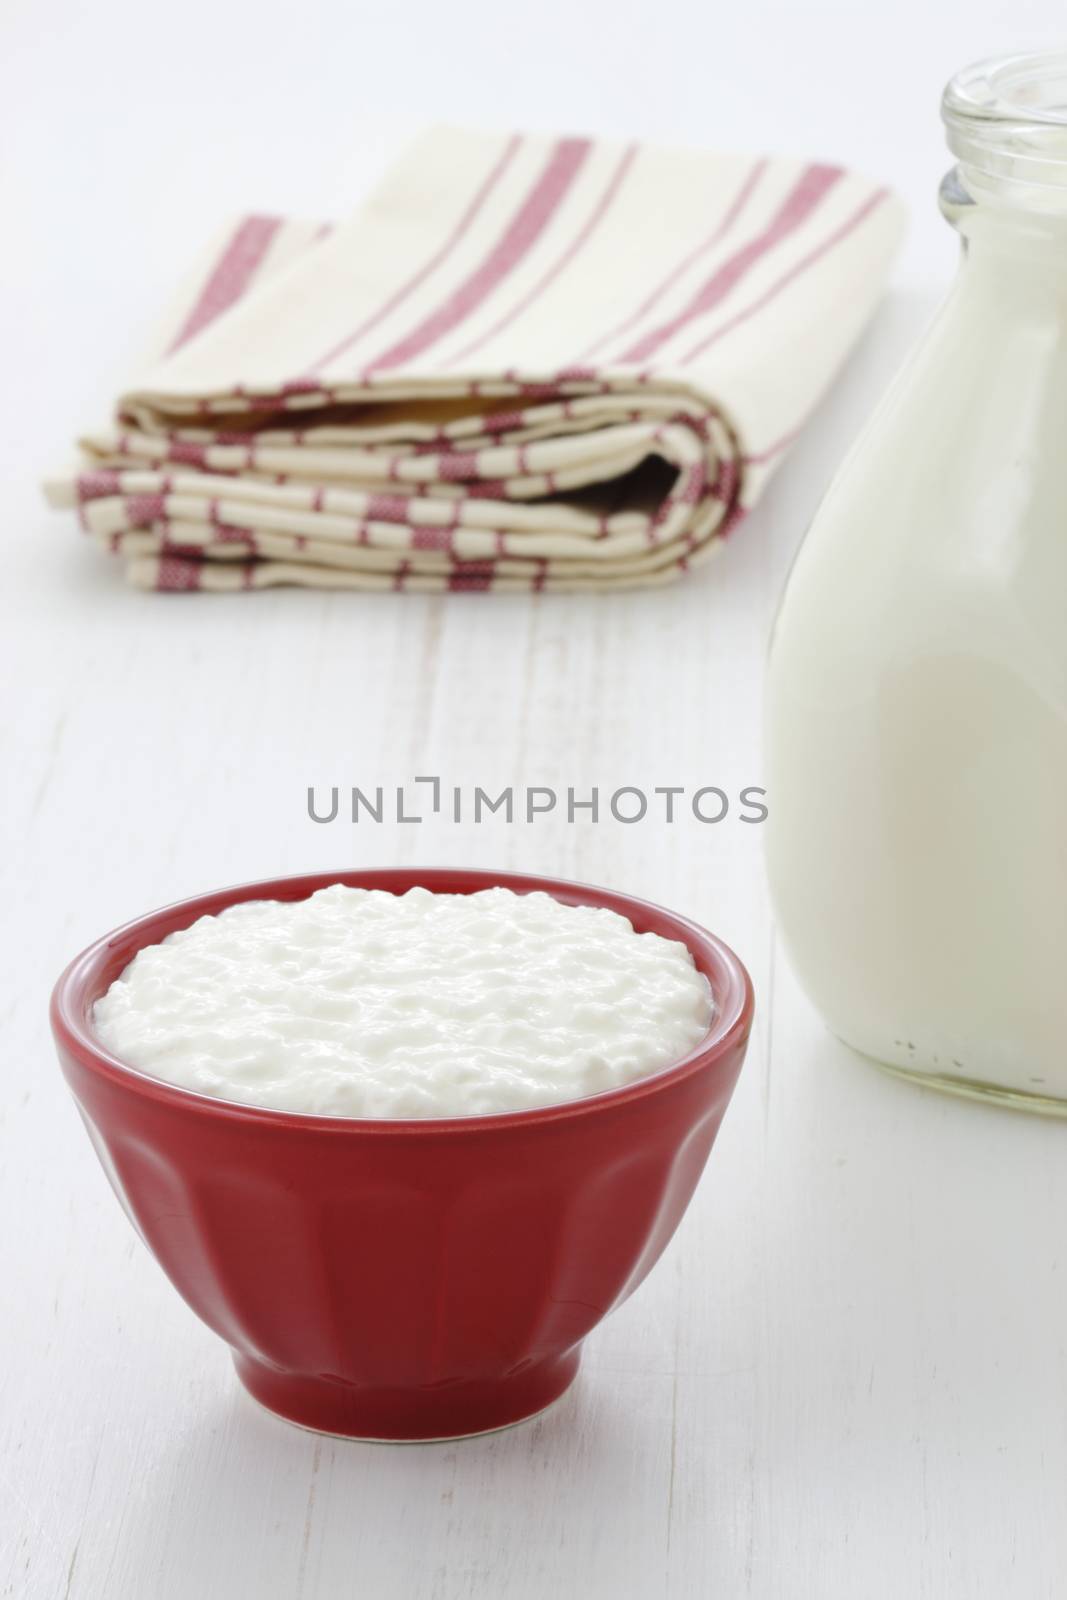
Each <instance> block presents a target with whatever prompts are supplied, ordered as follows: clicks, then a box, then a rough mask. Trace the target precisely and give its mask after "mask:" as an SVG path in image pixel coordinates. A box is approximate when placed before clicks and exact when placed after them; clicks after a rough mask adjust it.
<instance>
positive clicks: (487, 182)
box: [308, 133, 522, 372]
mask: <svg viewBox="0 0 1067 1600" xmlns="http://www.w3.org/2000/svg"><path fill="white" fill-rule="evenodd" d="M521 144H522V135H521V134H518V133H514V134H512V136H511V138H510V139H509V140H508V142H507V144H506V145H505V146H504V149H503V150H502V151H501V153H500V155H499V156H498V157H497V159H496V161H495V162H494V164H493V166H492V168H491V169H490V171H489V173H488V175H487V176H486V177H485V178H484V179H483V180H482V183H481V184H480V186H479V188H478V190H477V191H476V193H475V195H474V198H473V199H472V200H471V202H470V204H469V205H468V207H467V209H466V211H464V213H463V215H462V216H461V217H460V219H459V221H458V222H457V223H456V225H455V227H454V228H453V229H452V232H451V233H450V234H449V235H448V237H447V238H446V239H445V241H444V243H443V244H442V245H441V246H440V247H439V248H438V249H437V250H436V251H435V252H434V254H433V255H432V256H431V257H430V259H429V260H428V261H426V262H425V263H424V264H423V265H422V266H421V267H420V268H419V270H418V272H416V273H415V275H414V277H411V278H409V279H408V280H407V282H406V283H404V284H401V286H400V288H399V289H397V290H396V292H395V294H393V295H391V296H390V297H389V299H388V300H386V301H385V303H384V304H383V305H381V306H379V307H378V309H377V311H372V312H371V314H370V316H369V317H367V318H366V319H365V321H363V322H361V323H360V325H359V327H358V328H356V330H355V332H354V333H349V334H346V335H345V337H344V338H343V339H342V340H341V341H340V343H339V344H335V345H334V346H333V348H332V349H331V350H327V352H326V354H325V355H324V356H320V357H319V359H318V360H317V361H315V362H313V363H312V365H311V366H310V367H309V368H308V371H309V372H318V371H319V370H320V369H321V368H322V367H325V366H329V364H330V363H331V362H332V361H336V360H337V359H338V357H339V356H342V355H344V353H345V351H346V350H350V349H351V347H352V346H353V345H354V344H355V343H356V342H357V341H358V340H360V339H362V338H363V336H364V334H366V333H369V332H370V331H371V329H372V328H376V327H377V326H378V324H379V322H381V321H383V320H384V318H385V317H387V316H389V314H390V313H391V312H393V311H395V310H396V308H397V306H399V305H402V304H403V302H404V301H405V300H406V299H407V298H408V297H409V295H412V294H414V292H415V290H416V289H418V288H419V287H420V286H421V285H422V284H424V283H425V282H426V279H427V278H428V277H429V276H430V274H431V273H433V272H436V271H437V268H438V267H439V266H440V265H441V263H442V262H443V261H444V260H445V258H446V257H447V256H449V255H450V254H451V252H452V251H453V250H454V249H455V247H456V245H457V244H458V243H459V242H460V240H461V239H462V238H463V236H464V234H465V233H466V232H467V229H468V228H469V227H470V225H471V223H472V222H473V221H474V219H475V217H476V216H477V215H478V212H479V211H480V210H481V209H482V206H483V205H484V204H485V202H486V200H488V198H489V196H490V194H491V193H492V191H493V190H494V189H495V187H496V185H497V181H498V180H499V179H500V178H501V177H502V176H503V174H504V172H505V171H506V169H507V168H508V167H509V166H510V164H511V162H512V160H513V158H514V156H515V154H516V152H517V151H518V149H519V146H520V145H521Z"/></svg>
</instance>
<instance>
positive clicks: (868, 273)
mask: <svg viewBox="0 0 1067 1600" xmlns="http://www.w3.org/2000/svg"><path fill="white" fill-rule="evenodd" d="M901 227H902V215H901V208H900V206H899V204H898V203H897V202H896V201H895V200H894V199H893V198H892V197H891V196H890V195H889V194H888V193H887V192H886V190H884V189H881V188H878V187H876V186H875V185H873V184H871V183H870V182H868V181H867V180H865V179H863V178H861V177H858V176H856V175H854V174H851V173H849V172H846V171H844V170H842V169H841V168H838V167H834V166H827V165H822V164H805V163H803V162H799V161H796V160H792V159H778V158H764V159H746V158H744V157H741V156H736V155H708V154H681V153H677V152H674V153H667V152H663V151H659V150H655V149H649V148H646V147H645V146H639V145H635V144H630V145H626V146H625V147H624V146H621V145H619V144H615V143H611V142H607V141H603V142H602V141H599V140H596V141H593V140H589V139H578V138H558V139H557V138H550V137H543V136H529V135H521V136H520V135H518V134H515V135H512V136H510V137H508V136H499V137H494V136H491V135H485V134H480V133H471V132H464V131H460V130H436V131H434V132H432V133H430V134H428V135H426V136H425V137H424V138H423V139H421V140H420V141H419V142H418V143H416V145H415V146H414V147H413V148H412V149H411V150H410V151H409V152H408V153H407V155H406V156H405V157H404V158H403V159H402V160H401V161H400V163H399V165H398V166H397V167H395V168H394V170H393V171H392V172H391V173H390V174H389V175H388V176H387V178H386V179H385V181H384V182H383V184H382V186H381V187H380V189H379V190H378V191H377V193H376V194H375V195H374V196H373V197H372V198H371V199H370V201H369V202H368V203H367V204H366V205H365V206H364V207H363V208H362V209H361V210H360V211H359V212H358V213H357V214H356V215H355V216H354V217H353V218H352V219H351V220H350V221H349V222H347V223H346V224H344V225H343V226H340V227H337V228H332V229H331V228H329V227H324V226H321V225H320V226H314V225H311V224H307V223H298V222H291V221H282V220H278V219H275V218H266V217H249V218H246V219H245V220H244V221H242V222H241V223H240V224H239V225H238V226H237V228H236V230H235V231H231V233H230V234H229V236H228V237H227V238H226V239H225V241H224V242H223V244H222V246H221V248H220V249H218V250H216V251H215V252H214V254H213V257H212V258H211V259H210V260H209V261H208V262H207V263H206V265H205V266H204V268H203V270H201V271H200V272H199V274H196V275H194V278H193V280H192V282H191V283H190V285H189V286H188V287H187V289H186V292H185V293H184V294H183V296H182V297H181V298H180V300H179V302H178V304H177V305H176V306H175V307H174V308H173V309H172V311H171V314H170V316H169V318H168V319H167V321H166V324H165V326H164V328H163V330H162V332H161V335H160V339H159V344H158V347H157V348H158V350H159V352H160V353H159V355H158V358H157V359H156V360H155V364H154V365H153V366H151V367H150V369H149V370H148V371H147V372H146V373H145V374H144V375H143V376H142V377H141V378H140V380H139V381H138V382H137V384H136V385H135V386H134V387H132V388H131V389H129V391H128V392H126V393H125V394H123V395H122V396H121V397H120V398H119V400H118V402H117V405H116V407H115V413H114V416H115V420H114V423H113V425H111V426H109V427H106V428H103V429H101V430H100V431H98V432H93V433H90V434H88V435H87V436H86V437H85V438H83V439H82V440H80V441H79V443H80V447H81V451H82V464H81V466H80V467H79V468H75V469H73V470H71V471H70V472H69V473H68V474H67V475H66V476H64V477H62V478H58V479H56V480H54V481H52V482H50V483H49V484H48V485H46V490H47V493H48V495H49V498H50V500H51V501H52V503H53V504H56V505H65V506H72V507H77V508H78V511H79V514H80V518H81V521H82V523H83V525H84V527H85V528H86V530H87V531H88V532H89V533H90V534H91V535H92V536H93V537H94V538H95V539H96V540H98V541H99V542H100V543H101V544H102V545H103V546H104V547H105V548H107V549H109V550H112V551H115V552H117V553H118V554H120V555H121V556H123V557H124V558H125V559H126V562H127V570H128V574H129V577H130V579H131V580H132V581H133V582H134V583H135V584H137V585H139V586H141V587H144V588H150V589H166V590H193V589H211V590H231V589H241V588H253V589H257V588H262V587H265V586H268V585H273V584H305V585H311V586H323V587H330V588H352V589H412V590H441V589H493V590H528V589H544V590H559V589H571V590H575V589H596V588H608V587H611V588H618V587H624V586H625V587H632V586H636V585H643V584H652V583H660V582H663V581H665V580H667V579H670V578H674V577H676V576H677V575H678V574H679V573H680V572H682V571H683V570H685V569H686V568H687V567H689V566H695V565H697V564H698V563H699V562H702V561H703V560H705V559H706V558H707V557H708V556H709V555H710V554H711V553H712V551H713V550H714V549H715V548H716V545H717V543H718V541H719V539H720V538H721V537H722V535H723V534H725V533H726V532H727V531H728V530H729V529H730V528H731V527H732V526H733V525H734V524H735V523H736V522H737V521H738V519H739V518H740V516H741V515H742V514H743V512H744V511H745V510H747V509H748V508H749V507H751V506H752V505H753V504H754V502H755V500H756V499H757V497H758V495H759V493H760V491H761V489H762V487H763V485H764V484H765V483H766V481H767V479H768V476H769V475H770V473H771V472H772V471H773V470H774V468H775V466H776V465H777V463H778V462H779V461H780V460H781V459H782V456H783V455H784V453H785V451H786V449H787V447H788V445H789V444H790V442H791V441H792V440H793V439H794V437H795V436H796V434H797V432H798V431H799V429H800V427H801V426H802V424H803V422H804V419H805V417H806V416H807V414H808V413H809V411H810V410H811V409H812V407H813V406H814V404H815V402H816V401H817V400H818V398H819V396H820V395H821V394H822V392H823V391H824V390H825V388H826V387H827V385H828V383H829V382H830V380H831V378H832V376H833V374H834V372H835V371H836V369H837V367H838V366H839V364H840V363H841V361H842V359H843V358H844V356H845V354H846V353H847V351H848V349H849V347H850V346H851V345H852V343H853V342H854V340H855V339H856V338H857V336H858V334H859V333H860V330H861V329H862V327H863V325H864V323H865V322H866V321H867V319H868V317H869V316H870V314H871V311H872V309H873V307H874V305H875V303H876V301H877V298H878V296H879V293H880V291H881V289H882V286H883V282H884V279H885V275H886V272H887V269H888V264H889V260H890V257H891V255H892V252H893V249H894V246H895V244H896V242H897V239H898V237H899V235H900V232H901Z"/></svg>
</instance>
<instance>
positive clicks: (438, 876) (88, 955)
mask: <svg viewBox="0 0 1067 1600" xmlns="http://www.w3.org/2000/svg"><path fill="white" fill-rule="evenodd" d="M335 883H341V884H344V885H345V886H346V887H350V888H359V889H382V890H384V891H385V892H387V893H393V894H403V893H404V892H406V890H407V889H411V888H416V887H423V888H428V889H431V890H432V891H433V892H435V893H441V894H473V893H476V892H477V891H478V890H481V889H491V888H502V889H511V890H513V891H514V892H515V893H517V894H531V893H535V892H538V891H540V892H542V893H545V894H550V895H552V896H553V897H554V898H555V899H559V900H562V901H563V903H564V904H569V905H589V906H596V907H603V908H605V909H607V910H609V911H617V912H619V913H621V914H622V915H623V916H626V917H628V918H629V920H630V921H631V922H632V923H634V926H635V927H638V924H639V923H646V924H647V922H648V921H649V920H650V919H651V920H654V921H661V922H665V923H666V924H667V925H668V927H669V930H670V931H669V932H665V933H663V934H662V937H665V938H676V939H678V940H679V941H680V942H681V943H683V944H684V945H685V946H686V948H687V949H688V950H689V953H690V955H691V956H693V958H694V960H695V961H696V964H697V967H698V969H699V970H700V971H702V972H703V973H704V975H705V976H706V977H707V978H708V980H709V982H710V983H711V986H712V992H713V995H714V997H715V1001H716V1010H715V1015H714V1017H713V1018H712V1023H711V1027H710V1028H709V1030H708V1032H707V1034H706V1035H705V1036H704V1038H703V1039H702V1040H701V1041H700V1042H699V1044H697V1045H695V1046H694V1047H693V1049H692V1050H690V1051H689V1053H688V1054H687V1055H685V1056H683V1057H682V1058H681V1060H679V1061H674V1062H671V1063H669V1064H668V1065H667V1066H665V1067H661V1068H660V1069H659V1070H658V1071H656V1072H652V1073H648V1074H647V1075H646V1076H645V1077H642V1078H635V1079H634V1080H633V1081H632V1082H631V1083H627V1084H622V1085H621V1086H619V1087H617V1088H613V1089H602V1090H600V1091H599V1092H598V1093H597V1094H592V1095H583V1096H582V1097H580V1098H579V1099H574V1100H562V1101H559V1102H557V1103H555V1104H551V1105H538V1106H524V1107H519V1108H518V1109H516V1110H511V1111H494V1112H489V1113H467V1114H460V1115H453V1116H447V1117H346V1116H331V1115H327V1114H323V1113H321V1112H311V1111H290V1110H285V1109H279V1108H277V1107H274V1106H261V1105H254V1104H250V1103H248V1102H246V1101H243V1100H226V1099H223V1098H221V1097H220V1096H218V1095H210V1094H204V1093H201V1092H200V1091H199V1090H196V1089H186V1088H183V1087H181V1086H180V1085H178V1084H174V1083H168V1082H167V1081H166V1080H165V1079H162V1078H154V1077H152V1076H151V1074H149V1073H147V1072H142V1071H141V1070H140V1069H139V1068H137V1067H134V1066H131V1065H130V1064H129V1063H128V1062H125V1061H122V1060H121V1059H120V1058H119V1057H118V1056H114V1055H112V1054H111V1052H110V1051H109V1050H107V1049H106V1048H105V1047H104V1045H103V1044H102V1043H101V1041H100V1040H99V1039H98V1038H97V1036H96V1034H95V1032H94V1031H93V1028H92V1022H91V1017H90V1008H91V1006H92V1005H93V1004H94V1002H95V1001H96V1000H97V999H98V998H99V997H100V995H102V994H103V993H104V992H105V990H106V989H107V988H108V987H109V986H110V984H111V983H112V982H113V981H114V979H115V978H116V977H117V976H118V975H119V973H120V972H121V971H122V970H123V969H124V968H125V967H126V966H127V965H128V964H129V962H130V961H131V960H132V959H133V957H134V955H136V954H137V952H138V951H139V950H141V949H143V948H144V947H145V946H146V945H151V944H158V943H159V942H160V940H161V939H162V938H164V937H165V936H166V934H167V933H172V932H176V931H178V930H179V929H180V928H182V927H189V926H190V925H191V924H192V923H193V922H195V921H196V920H197V919H198V918H199V917H202V916H208V915H212V914H214V913H217V912H219V911H222V910H224V909H225V908H226V907H228V906H231V905H238V904H240V903H241V902H242V901H247V900H292V901H299V900H306V899H307V898H308V897H309V896H310V895H312V894H314V893H315V892H316V890H318V889H325V888H329V887H330V885H331V884H335ZM635 913H636V917H637V921H636V922H635V921H634V914H635ZM175 918H179V919H182V918H184V919H185V920H179V921H175ZM164 924H166V927H165V929H164V926H163V925H164ZM160 930H163V931H160ZM638 931H648V928H647V926H646V927H645V928H644V929H642V928H640V927H638ZM754 1006H755V998H754V993H753V988H752V980H751V978H750V977H749V974H748V972H747V970H746V968H745V966H744V964H743V963H742V961H741V960H740V958H739V957H738V956H737V955H736V954H735V953H734V951H733V950H731V949H730V947H729V945H727V944H725V943H724V942H723V941H722V940H721V939H719V938H717V937H716V935H715V934H713V933H709V932H708V930H707V929H706V928H702V927H701V926H700V925H699V923H696V922H692V921H690V919H689V918H688V917H683V916H681V915H679V914H678V913H677V912H674V911H669V910H668V909H667V908H666V907H665V906H661V905H659V904H657V903H656V902H655V901H651V900H644V899H641V898H639V897H638V896H636V895H630V894H626V893H624V892H623V891H621V890H616V889H603V888H600V887H598V886H597V885H595V884H586V883H578V882H575V881H573V880H571V879H568V878H555V877H549V876H544V875H540V874H533V873H523V872H511V871H503V872H496V871H493V870H492V869H487V868H477V869H476V868H467V867H417V866H414V867H371V868H366V869H362V868H359V867H346V868H342V869H341V870H339V871H336V872H313V873H296V874H288V875H286V876H284V877H279V878H257V879H252V880H250V881H249V882H246V883H239V884H232V885H230V886H228V887H227V888H224V889H215V890H208V891H206V892H204V893H202V894H198V895H192V896H190V897H188V898H187V899H184V900H176V901H172V902H170V903H169V904H168V905H165V906H160V907H159V908H158V909H156V910H155V911H149V912H146V913H144V914H143V915H141V916H139V917H134V918H133V919H132V920H131V921H129V922H125V923H123V924H121V926H119V927H118V928H114V929H112V931H111V932H110V933H106V934H103V935H102V936H101V937H100V938H98V939H95V940H94V941H93V943H92V944H90V945H87V946H86V948H85V949H84V950H82V951H81V952H80V953H79V954H78V955H76V956H75V957H74V959H73V961H71V962H70V963H69V964H68V966H67V967H66V968H65V969H64V971H63V972H62V973H61V974H60V977H59V979H58V980H57V982H56V985H55V987H54V989H53V991H52V997H51V1003H50V1007H49V1015H50V1020H51V1025H52V1032H53V1034H54V1036H55V1040H56V1043H57V1045H58V1046H59V1047H60V1049H61V1050H65V1051H67V1052H68V1053H69V1054H70V1055H71V1056H73V1057H74V1058H75V1060H76V1061H77V1062H78V1063H79V1064H80V1065H81V1066H82V1067H83V1068H85V1069H86V1070H87V1071H89V1072H90V1073H92V1074H93V1075H94V1076H96V1077H98V1078H103V1079H105V1080H106V1081H108V1082H110V1083H112V1084H113V1085H115V1086H117V1087H119V1088H121V1089H123V1090H126V1091H128V1092H131V1093H134V1094H137V1095H139V1096H141V1097H143V1098H146V1099H149V1100H153V1101H155V1102H157V1103H158V1104H162V1105H169V1106H172V1107H174V1108H175V1109H182V1108H184V1109H185V1110H186V1111H189V1112H193V1113H196V1112H199V1113H201V1114H203V1115H205V1116H207V1117H210V1118H212V1119H215V1120H218V1119H222V1120H224V1121H236V1122H239V1123H245V1124H248V1123H254V1124H257V1125H259V1126H261V1127H270V1128H274V1129H284V1128H286V1127H288V1128H290V1129H292V1130H293V1131H300V1132H304V1133H308V1132H313V1131H315V1132H322V1133H330V1134H333V1135H334V1136H337V1137H340V1136H343V1135H344V1134H345V1133H349V1134H353V1133H360V1134H365V1135H366V1134H373V1135H376V1136H378V1137H381V1138H389V1137H399V1136H405V1137H411V1136H415V1137H419V1138H431V1137H433V1136H434V1135H442V1134H450V1133H451V1134H455V1133H464V1134H472V1133H478V1132H481V1131H485V1132H489V1131H491V1130H492V1129H494V1128H498V1129H499V1128H505V1127H507V1128H514V1127H518V1126H524V1127H529V1126H533V1125H535V1124H538V1123H549V1122H558V1121H561V1120H564V1119H569V1118H573V1117H581V1116H588V1115H592V1114H595V1113H596V1112H597V1111H607V1110H610V1109H612V1108H614V1107H616V1106H620V1105H624V1104H628V1103H630V1102H632V1101H635V1100H641V1099H644V1098H645V1097H646V1096H648V1095H653V1094H656V1093H658V1092H660V1091H662V1090H664V1089H666V1088H667V1087H668V1086H669V1085H671V1084H674V1083H677V1082H679V1081H680V1080H681V1079H684V1078H688V1077H691V1076H692V1075H693V1074H694V1073H696V1072H699V1071H700V1070H701V1069H703V1068H706V1067H709V1066H714V1065H715V1064H716V1063H718V1062H722V1061H724V1060H725V1059H726V1058H727V1057H729V1056H730V1055H731V1054H732V1052H733V1049H734V1047H735V1046H736V1045H737V1044H738V1043H740V1042H743V1041H744V1039H745V1038H746V1037H747V1035H748V1032H749V1029H750V1028H751V1025H752V1016H753V1011H754Z"/></svg>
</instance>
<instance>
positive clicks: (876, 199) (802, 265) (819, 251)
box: [681, 189, 889, 366]
mask: <svg viewBox="0 0 1067 1600" xmlns="http://www.w3.org/2000/svg"><path fill="white" fill-rule="evenodd" d="M888 192H889V191H888V190H887V189H879V190H878V192H877V193H876V194H872V195H871V196H870V198H869V199H867V200H865V201H864V203H863V204H862V205H861V206H860V207H859V208H858V210H856V211H854V212H853V213H852V215H851V216H850V217H849V218H848V219H847V220H846V221H845V222H843V223H842V224H841V226H840V227H839V228H835V229H834V231H833V233H831V234H830V235H829V237H828V238H826V239H824V240H823V242H822V244H820V245H817V246H816V247H815V249H814V250H809V251H808V253H807V255H806V256H803V257H802V258H801V260H799V261H798V262H797V263H796V264H795V265H794V266H792V267H790V268H789V271H788V272H783V273H782V276H781V277H780V278H778V279H777V281H776V282H774V283H772V284H771V286H770V288H769V289H768V290H766V292H765V293H764V294H761V295H760V296H759V298H758V299H757V300H753V302H752V304H751V305H750V306H746V307H745V309H744V310H743V311H739V312H737V314H736V316H733V317H731V318H730V319H729V321H727V322H724V323H723V324H722V325H721V327H718V328H715V329H713V330H712V332H711V333H709V334H708V335H707V336H706V337H705V338H703V339H701V341H700V343H699V344H695V345H694V346H693V348H692V350H690V351H689V352H688V354H687V355H684V356H683V357H682V361H681V365H682V366H688V364H689V362H690V361H695V360H696V358H697V356H699V355H702V354H703V352H704V351H705V350H707V349H709V348H710V346H711V345H713V344H717V343H718V341H719V340H720V339H722V338H723V337H724V336H725V335H726V334H728V333H730V332H731V331H732V330H733V329H734V328H736V327H737V326H738V325H739V324H740V323H742V322H747V321H748V319H749V317H753V316H755V315H756V312H757V311H762V310H763V308H764V306H765V305H767V304H769V302H770V301H771V300H773V299H774V298H775V296H776V295H778V294H780V293H781V292H782V290H783V289H785V288H786V287H788V285H789V284H791V283H793V282H794V281H795V279H797V278H799V277H800V276H801V274H802V273H804V272H806V271H807V270H808V268H809V267H813V266H814V265H815V263H816V262H817V261H821V260H822V258H823V256H825V255H828V254H829V252H830V251H831V250H833V249H834V248H835V246H836V245H839V244H840V243H841V241H842V239H847V238H848V236H849V234H850V233H852V232H854V231H855V229H856V228H858V227H859V225H860V223H861V222H864V221H866V219H867V217H869V216H870V214H871V212H872V211H874V210H876V209H877V207H878V206H880V205H881V203H882V201H883V200H884V199H885V198H886V196H887V194H888Z"/></svg>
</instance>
